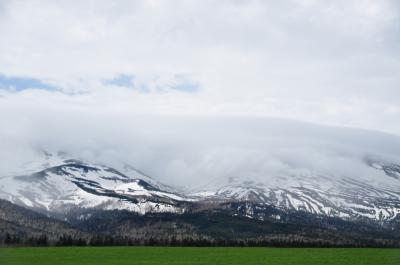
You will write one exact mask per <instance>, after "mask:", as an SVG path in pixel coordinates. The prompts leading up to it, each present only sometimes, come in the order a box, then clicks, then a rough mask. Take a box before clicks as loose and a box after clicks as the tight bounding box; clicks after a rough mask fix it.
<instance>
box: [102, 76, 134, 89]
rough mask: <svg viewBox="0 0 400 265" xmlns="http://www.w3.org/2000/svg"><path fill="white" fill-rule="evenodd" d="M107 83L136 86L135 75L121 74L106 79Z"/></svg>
mask: <svg viewBox="0 0 400 265" xmlns="http://www.w3.org/2000/svg"><path fill="white" fill-rule="evenodd" d="M105 84H107V85H114V86H121V87H130V88H133V87H134V86H135V76H134V75H126V74H120V75H118V76H116V77H115V78H113V79H109V80H106V81H105Z"/></svg>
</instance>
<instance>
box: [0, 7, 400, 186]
mask: <svg viewBox="0 0 400 265" xmlns="http://www.w3.org/2000/svg"><path fill="white" fill-rule="evenodd" d="M399 10H400V6H399V3H398V1H394V0H393V1H390V0H383V1H368V0H353V1H335V2H331V3H326V2H324V3H322V2H320V1H313V0H290V1H279V2H278V1H234V0H232V1H228V0H226V1H225V0H223V1H173V2H172V3H171V2H167V1H156V0H152V1H150V0H149V1H118V2H112V1H79V3H78V2H75V1H74V2H71V1H57V3H55V2H53V1H40V2H28V1H7V0H6V1H0V40H1V41H0V128H1V130H0V148H1V150H0V158H1V161H3V162H2V163H1V164H0V171H1V172H8V171H10V170H11V169H12V168H13V167H15V166H16V165H17V163H18V162H19V161H21V160H22V159H21V158H22V157H23V158H29V157H30V156H31V155H32V154H31V151H29V150H31V149H35V148H45V149H50V150H65V151H68V152H70V153H73V154H77V155H80V156H84V157H88V158H90V157H92V158H96V159H100V160H103V161H109V162H110V161H126V162H129V163H132V164H133V165H135V166H137V167H138V168H140V169H142V170H144V171H146V172H148V173H149V174H150V175H152V176H156V177H157V178H158V179H160V180H167V181H171V182H173V183H175V184H176V183H177V184H179V183H182V184H187V183H189V182H195V181H199V180H201V181H206V180H210V179H215V178H220V177H221V178H229V177H234V176H238V175H239V176H252V177H253V178H264V177H265V176H268V175H274V174H280V172H283V171H288V170H289V169H290V168H296V169H299V168H302V169H305V170H314V169H315V170H316V171H329V170H331V169H335V170H336V171H337V172H341V173H340V174H353V173H354V172H356V171H357V170H358V169H357V170H356V169H354V167H351V166H347V165H349V164H352V165H354V164H355V163H353V162H355V161H360V158H361V157H362V156H364V155H366V154H375V155H380V156H385V157H390V158H393V159H397V157H398V156H399V153H398V150H400V149H399V140H398V136H396V135H400V123H399V122H398V121H399V120H400V108H399V106H400V90H399V89H398V85H399V84H400V75H399V74H398V73H399V70H400V52H399V45H398V43H400V39H399V36H400V34H399V33H400V11H399ZM340 127H346V128H347V129H344V128H340ZM373 131H381V132H373ZM386 133H387V134H386ZM346 161H347V162H346ZM352 168H353V169H352ZM350 171H351V172H350ZM358 172H360V170H358Z"/></svg>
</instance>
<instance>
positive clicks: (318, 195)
mask: <svg viewBox="0 0 400 265" xmlns="http://www.w3.org/2000/svg"><path fill="white" fill-rule="evenodd" d="M364 162H365V165H366V166H368V167H369V169H370V172H369V174H370V175H367V176H361V177H359V178H357V179H355V178H350V177H337V176H329V175H326V176H324V175H310V174H308V175H301V174H300V175H292V176H290V177H277V178H275V179H271V178H269V181H270V182H269V183H265V182H253V181H237V180H234V179H233V180H232V179H231V180H230V183H228V184H226V185H221V186H217V188H214V189H208V190H203V191H201V192H196V193H193V194H192V196H195V197H198V198H202V199H208V200H221V199H225V200H233V201H248V202H254V203H261V204H267V205H273V206H276V207H278V208H280V209H283V210H286V211H293V210H294V211H305V212H309V213H313V214H319V215H326V216H335V217H341V218H345V219H359V218H368V219H373V220H378V221H388V220H393V219H394V218H396V217H397V216H399V215H400V166H399V165H397V164H395V163H385V162H382V161H379V160H373V159H370V158H367V159H365V160H364ZM250 215H251V214H250Z"/></svg>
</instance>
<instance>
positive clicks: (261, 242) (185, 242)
mask: <svg viewBox="0 0 400 265" xmlns="http://www.w3.org/2000/svg"><path fill="white" fill-rule="evenodd" d="M2 246H33V247H42V246H169V247H322V248H328V247H372V248H375V247H376V248H398V247H400V242H399V241H396V240H386V239H381V240H378V239H371V240H362V241H354V240H338V241H329V240H316V239H310V238H301V237H297V236H280V237H273V238H258V239H208V238H191V237H183V238H177V237H175V236H172V237H168V238H158V237H149V238H145V239H138V238H129V237H113V236H107V235H96V236H92V237H89V238H75V237H72V236H70V235H62V236H60V237H59V238H58V239H48V237H47V236H46V235H39V236H31V237H27V238H21V237H19V236H16V235H10V234H8V233H6V235H5V236H4V237H3V241H2Z"/></svg>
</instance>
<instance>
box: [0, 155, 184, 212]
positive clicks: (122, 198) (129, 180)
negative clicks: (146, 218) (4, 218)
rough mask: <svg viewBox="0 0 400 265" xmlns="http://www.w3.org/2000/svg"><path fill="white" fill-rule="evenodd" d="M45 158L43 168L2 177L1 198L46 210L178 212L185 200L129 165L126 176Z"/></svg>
mask: <svg viewBox="0 0 400 265" xmlns="http://www.w3.org/2000/svg"><path fill="white" fill-rule="evenodd" d="M45 161H46V162H45V163H44V164H43V166H44V169H40V167H39V168H37V170H38V169H39V170H38V171H24V173H25V174H24V175H17V176H10V177H3V178H1V180H0V198H3V199H6V200H9V201H11V202H14V203H16V204H19V205H23V206H26V207H29V208H34V209H37V210H42V211H49V212H65V211H68V210H70V209H71V208H75V207H79V208H101V209H107V210H111V209H126V210H130V211H135V212H140V213H145V212H148V211H152V212H180V211H181V210H182V209H181V208H180V207H179V204H180V203H181V202H184V201H186V198H185V197H184V196H181V195H178V194H175V193H173V192H171V191H163V190H160V188H159V187H162V186H163V185H161V184H160V185H152V184H150V183H149V182H147V181H145V180H144V179H146V180H147V179H149V177H147V176H145V175H143V174H141V173H140V172H138V171H134V170H133V169H132V168H130V169H129V172H130V174H131V176H127V175H125V174H124V173H121V172H120V171H117V170H115V169H113V168H110V167H106V166H103V165H98V164H90V163H85V162H83V161H79V160H75V159H60V157H59V156H53V155H48V154H47V157H46V159H45ZM47 166H49V167H47ZM132 173H134V174H132ZM153 183H156V182H155V181H153Z"/></svg>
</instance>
